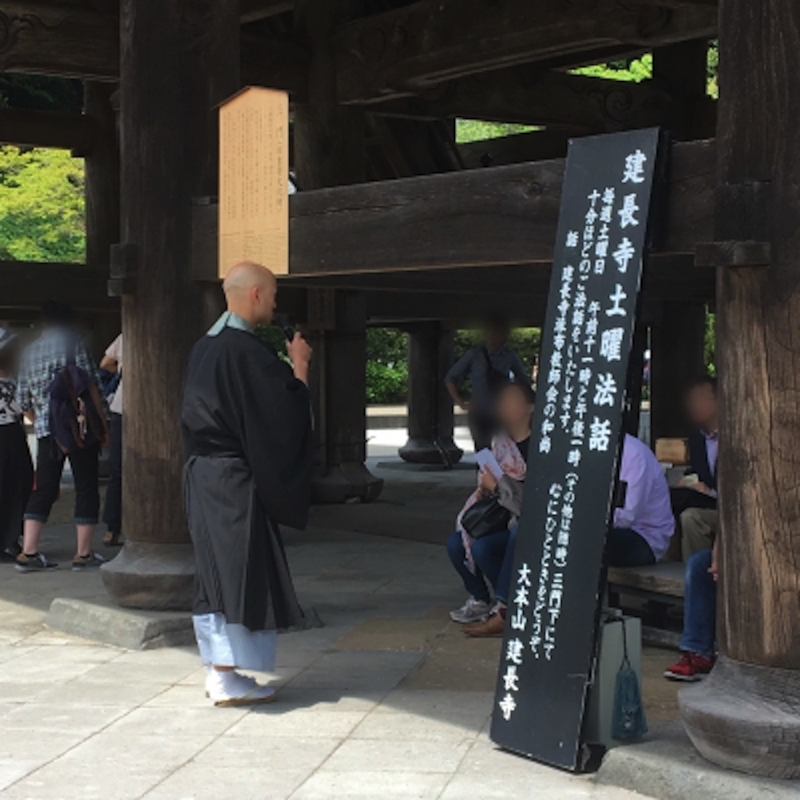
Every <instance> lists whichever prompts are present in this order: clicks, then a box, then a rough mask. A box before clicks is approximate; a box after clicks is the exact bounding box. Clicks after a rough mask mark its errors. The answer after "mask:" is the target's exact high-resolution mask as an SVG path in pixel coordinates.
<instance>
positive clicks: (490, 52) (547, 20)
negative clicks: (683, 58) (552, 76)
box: [335, 0, 716, 102]
mask: <svg viewBox="0 0 800 800" xmlns="http://www.w3.org/2000/svg"><path fill="white" fill-rule="evenodd" d="M715 31H716V10H715V9H714V8H711V7H703V6H700V7H697V6H692V7H690V8H683V7H682V8H674V9H667V8H664V7H662V6H652V5H637V4H635V3H632V4H622V3H618V2H616V1H615V0H576V2H574V3H572V4H569V5H567V4H564V3H553V2H548V1H547V0H504V2H498V3H494V4H492V5H487V3H486V2H485V0H420V2H417V3H414V4H412V5H410V6H405V7H403V8H400V9H396V10H394V11H390V12H387V13H385V14H378V15H375V16H371V17H367V18H365V19H361V20H358V21H356V22H353V23H351V24H349V25H346V26H344V27H343V28H341V29H340V30H339V31H338V33H337V35H336V37H335V45H336V55H337V63H338V87H339V98H340V100H341V101H342V102H369V101H371V100H376V99H380V98H384V99H386V98H389V97H396V96H402V95H405V94H408V93H410V92H413V91H414V90H415V89H419V88H420V87H423V86H431V85H435V84H438V83H441V82H442V81H445V80H452V79H454V78H458V77H462V76H464V75H470V74H474V73H479V72H486V71H489V70H493V69H499V68H502V67H507V66H511V65H514V64H520V63H530V62H536V61H544V60H546V59H549V58H556V57H561V56H565V55H569V54H574V53H581V52H584V51H591V50H595V49H597V48H601V47H613V46H616V45H632V46H642V47H648V48H649V47H654V46H656V45H661V44H669V43H672V42H676V41H684V40H686V39H696V38H700V37H702V36H708V37H711V36H713V35H714V33H715Z"/></svg>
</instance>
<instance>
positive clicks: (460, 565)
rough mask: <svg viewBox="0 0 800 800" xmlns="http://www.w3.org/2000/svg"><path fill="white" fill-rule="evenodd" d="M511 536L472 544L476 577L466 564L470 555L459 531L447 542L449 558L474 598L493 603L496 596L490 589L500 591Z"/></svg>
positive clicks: (501, 533) (504, 534)
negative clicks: (493, 588)
mask: <svg viewBox="0 0 800 800" xmlns="http://www.w3.org/2000/svg"><path fill="white" fill-rule="evenodd" d="M510 537H511V534H510V532H509V531H508V530H503V531H498V532H497V533H490V534H488V535H487V536H481V538H480V539H476V540H475V541H474V542H473V543H472V559H473V561H474V562H475V568H476V569H475V574H474V575H473V573H471V572H470V571H469V568H468V567H467V564H466V558H467V553H466V551H465V550H464V544H463V542H462V541H461V534H460V533H459V532H458V531H456V532H455V533H453V534H452V535H451V536H450V538H449V539H448V540H447V554H448V555H449V556H450V561H452V562H453V566H454V567H455V568H456V572H457V573H458V574H459V575H460V576H461V580H462V581H463V582H464V588H465V589H466V590H467V592H468V593H469V595H470V597H474V598H475V599H476V600H482V601H483V602H484V603H490V602H491V600H492V594H491V591H490V590H489V585H488V584H487V581H488V582H489V584H491V586H493V587H495V588H496V587H497V585H498V581H499V576H500V572H501V570H502V567H503V561H504V559H505V556H506V552H507V551H508V542H509V539H510Z"/></svg>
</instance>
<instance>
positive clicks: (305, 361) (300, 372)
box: [286, 333, 314, 383]
mask: <svg viewBox="0 0 800 800" xmlns="http://www.w3.org/2000/svg"><path fill="white" fill-rule="evenodd" d="M286 352H287V353H288V354H289V359H290V360H291V362H292V366H293V367H294V374H295V377H296V378H297V379H298V380H300V381H303V383H308V365H309V364H310V363H311V355H312V353H313V352H314V351H313V350H312V349H311V345H310V344H309V343H308V342H307V341H306V340H305V339H304V338H303V337H302V336H301V335H300V334H299V333H295V335H294V339H292V341H291V342H289V343H288V344H287V345H286Z"/></svg>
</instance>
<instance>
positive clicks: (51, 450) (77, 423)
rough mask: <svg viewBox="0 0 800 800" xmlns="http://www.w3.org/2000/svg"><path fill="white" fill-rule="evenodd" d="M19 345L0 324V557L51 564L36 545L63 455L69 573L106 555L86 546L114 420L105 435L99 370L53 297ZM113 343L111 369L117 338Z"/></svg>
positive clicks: (21, 563)
mask: <svg viewBox="0 0 800 800" xmlns="http://www.w3.org/2000/svg"><path fill="white" fill-rule="evenodd" d="M18 343H19V340H18V338H17V336H16V335H15V334H13V333H11V332H10V331H7V330H5V329H0V537H1V538H0V543H1V544H2V557H3V559H4V560H6V561H13V562H14V564H15V566H16V569H17V570H18V571H20V572H24V573H31V572H46V571H49V570H52V569H55V568H56V567H57V566H58V564H57V563H55V562H54V561H52V560H50V559H48V558H47V557H46V556H45V555H44V554H43V553H42V552H41V551H40V546H39V543H40V539H41V535H42V530H43V528H44V526H45V524H46V523H47V521H48V519H49V517H50V512H51V511H52V508H53V505H54V503H55V502H56V500H57V499H58V497H59V494H60V488H61V480H62V475H63V472H64V467H65V464H66V462H67V461H68V462H69V465H70V469H71V472H72V477H73V480H74V485H75V506H74V522H75V528H76V540H77V541H76V549H75V555H74V557H73V559H72V565H71V566H72V569H73V570H76V571H80V570H85V569H88V568H92V567H98V566H100V565H101V564H102V563H104V561H105V559H104V558H103V556H101V555H100V554H99V553H97V552H95V551H94V547H93V541H94V529H95V526H96V525H97V523H98V519H99V512H100V487H99V459H100V453H101V450H102V449H103V448H104V447H107V446H108V445H109V444H114V445H115V446H116V447H117V448H118V447H119V434H120V426H118V425H112V427H113V432H114V433H116V434H117V435H116V436H114V437H112V431H110V430H109V424H108V418H109V410H108V407H107V404H106V401H105V398H104V397H103V394H102V391H101V383H100V377H99V372H98V368H97V366H96V364H95V362H94V360H93V359H92V357H91V355H90V354H89V351H88V348H87V346H86V343H85V341H84V340H83V338H82V337H81V335H80V334H79V333H78V332H77V330H76V329H75V327H74V326H73V324H72V317H71V314H70V311H69V309H68V308H66V307H65V306H62V305H60V304H58V303H56V302H53V301H48V302H47V303H45V305H44V306H43V307H42V315H41V330H40V332H39V335H38V336H37V338H35V339H34V340H33V341H32V342H31V343H30V344H29V345H28V346H27V347H25V348H23V349H22V350H21V352H20V348H19V346H18ZM114 345H117V348H116V350H114V352H115V353H116V354H117V357H116V365H117V369H118V368H119V365H121V341H120V342H119V343H117V342H115V343H114ZM114 345H112V348H110V349H109V351H110V352H111V350H112V349H114ZM120 403H121V396H120ZM120 409H121V406H120ZM112 410H113V408H112ZM26 419H27V421H28V422H30V423H31V424H32V426H33V431H34V436H35V439H36V447H35V450H36V468H35V471H34V468H33V465H32V462H31V455H30V449H29V447H28V442H27V436H26V432H25V428H24V421H25V420H26ZM112 423H113V417H112ZM112 461H113V459H112ZM112 472H113V467H112ZM116 475H117V476H119V468H118V467H117V469H116ZM114 502H115V500H114V495H113V493H112V500H111V508H112V510H111V511H110V512H109V510H108V509H107V517H108V518H110V519H119V516H120V511H119V495H118V494H117V499H116V506H114ZM119 532H120V526H119V525H118V524H117V526H116V528H115V529H112V533H114V534H116V536H117V537H118V536H119Z"/></svg>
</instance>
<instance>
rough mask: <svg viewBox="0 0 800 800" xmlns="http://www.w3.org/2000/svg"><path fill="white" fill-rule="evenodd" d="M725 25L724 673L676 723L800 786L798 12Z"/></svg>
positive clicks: (773, 7) (785, 8) (720, 301)
mask: <svg viewBox="0 0 800 800" xmlns="http://www.w3.org/2000/svg"><path fill="white" fill-rule="evenodd" d="M719 10H720V26H719V39H720V105H719V126H718V130H717V154H718V155H717V157H718V176H719V187H718V193H717V225H716V237H717V240H718V241H719V242H726V243H727V244H726V245H723V246H718V247H717V248H709V249H708V255H709V256H710V257H713V258H709V260H713V261H714V263H716V265H717V266H718V283H717V286H718V289H717V313H718V317H717V337H718V338H717V364H718V367H719V373H720V399H721V422H720V426H721V427H720V456H719V459H720V460H719V481H720V513H721V527H722V534H721V538H720V543H721V565H720V570H721V578H720V586H719V589H718V606H719V618H718V638H719V645H720V649H721V652H722V658H721V660H720V662H719V663H718V665H717V667H716V668H715V670H714V672H713V673H712V675H711V677H710V678H709V679H708V680H707V681H705V682H704V683H703V684H702V686H700V687H698V688H695V689H693V690H691V691H688V690H684V692H682V694H681V711H682V715H683V719H684V722H685V725H686V728H687V730H688V732H689V735H690V736H691V738H692V740H693V741H694V743H695V744H696V746H697V747H698V749H699V750H700V752H701V753H703V755H705V756H706V757H707V758H709V759H711V760H712V761H714V762H716V763H718V764H721V765H723V766H727V767H732V768H735V769H739V770H743V771H745V772H752V773H757V774H761V775H768V776H772V777H780V778H795V779H796V778H799V777H800V700H798V698H800V524H798V523H800V490H799V489H798V467H797V448H798V442H800V403H799V402H798V394H797V385H798V381H800V226H798V224H797V213H798V209H800V159H798V158H797V131H798V129H800V102H799V101H798V99H797V98H798V97H800V70H798V63H799V62H798V53H799V52H800V4H798V3H797V2H796V0H771V2H769V3H752V2H749V0H720V4H719ZM743 241H748V242H749V244H748V245H747V246H746V247H742V246H741V245H739V246H738V247H737V246H735V245H732V244H731V243H732V242H743ZM758 242H761V243H763V244H762V245H760V246H759V245H757V244H754V243H758ZM737 254H738V256H739V257H738V258H734V257H735V256H737ZM734 261H735V262H736V265H735V266H734V263H733V262H734Z"/></svg>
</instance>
